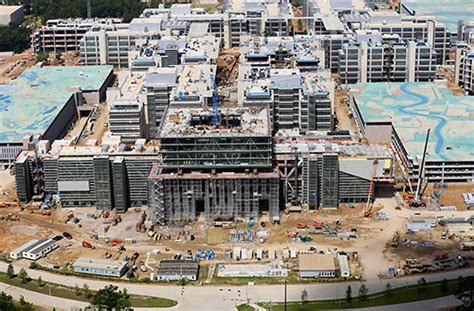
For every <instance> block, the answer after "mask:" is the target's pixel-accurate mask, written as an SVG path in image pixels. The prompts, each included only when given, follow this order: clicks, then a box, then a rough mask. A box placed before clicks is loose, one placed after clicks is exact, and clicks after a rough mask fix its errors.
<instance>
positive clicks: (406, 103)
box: [353, 82, 474, 162]
mask: <svg viewBox="0 0 474 311" xmlns="http://www.w3.org/2000/svg"><path fill="white" fill-rule="evenodd" d="M353 92H354V93H353V94H354V95H353V96H354V99H355V103H356V106H357V109H358V110H359V112H360V115H361V117H362V119H363V122H365V123H367V122H386V123H387V124H388V123H391V124H392V125H393V127H394V129H395V131H396V132H397V135H398V137H399V138H400V140H401V141H402V143H403V145H404V147H405V149H406V150H407V153H408V154H409V155H410V156H411V157H413V158H414V159H415V160H416V159H418V160H419V161H418V162H421V157H422V153H423V147H424V143H425V139H426V131H427V129H428V128H430V129H431V134H430V140H429V144H428V152H427V157H426V160H427V161H468V160H469V161H472V160H473V159H474V140H473V139H472V138H473V137H474V97H472V96H454V95H453V94H452V93H451V91H450V90H449V89H448V88H447V86H446V85H445V84H444V83H440V82H438V83H428V82H423V83H422V82H418V83H359V84H357V85H356V86H354V87H353Z"/></svg>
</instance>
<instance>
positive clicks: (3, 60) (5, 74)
mask: <svg viewBox="0 0 474 311" xmlns="http://www.w3.org/2000/svg"><path fill="white" fill-rule="evenodd" d="M34 64H36V56H35V55H33V54H32V53H31V51H30V50H26V51H24V52H22V53H20V54H16V55H14V56H0V84H7V83H8V82H10V81H11V80H12V79H16V78H17V77H18V76H19V75H20V74H21V73H22V72H23V71H25V70H26V69H28V68H30V67H31V66H33V65H34Z"/></svg>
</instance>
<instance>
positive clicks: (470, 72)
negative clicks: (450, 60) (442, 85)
mask: <svg viewBox="0 0 474 311" xmlns="http://www.w3.org/2000/svg"><path fill="white" fill-rule="evenodd" d="M473 44H474V43H473ZM454 82H455V83H456V84H457V85H459V86H460V87H461V88H463V89H464V91H465V92H466V95H474V45H471V46H469V45H468V44H465V43H458V44H457V46H456V54H455V63H454Z"/></svg>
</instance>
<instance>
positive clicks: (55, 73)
mask: <svg viewBox="0 0 474 311" xmlns="http://www.w3.org/2000/svg"><path fill="white" fill-rule="evenodd" d="M113 78H114V75H113V72H112V67H109V66H103V67H43V68H30V69H28V70H27V71H25V72H24V73H22V74H21V75H20V76H19V77H18V78H17V79H16V80H14V81H12V82H10V83H9V84H5V85H0V94H2V97H1V98H0V106H2V107H4V109H3V110H2V111H1V112H0V164H2V165H4V166H8V165H10V164H11V163H13V161H15V158H16V156H17V155H18V154H19V153H20V151H21V150H22V149H32V147H33V146H34V144H35V143H37V142H38V141H39V140H48V141H49V142H50V143H51V142H53V141H54V140H55V139H60V138H62V137H63V136H64V135H65V134H66V132H67V130H68V129H69V127H70V125H71V124H72V123H73V122H74V121H75V120H76V119H77V116H78V112H77V106H79V105H82V104H84V103H88V104H91V105H93V104H98V103H99V102H101V101H103V100H104V99H105V95H106V88H107V87H108V86H109V85H110V84H111V83H112V81H113Z"/></svg>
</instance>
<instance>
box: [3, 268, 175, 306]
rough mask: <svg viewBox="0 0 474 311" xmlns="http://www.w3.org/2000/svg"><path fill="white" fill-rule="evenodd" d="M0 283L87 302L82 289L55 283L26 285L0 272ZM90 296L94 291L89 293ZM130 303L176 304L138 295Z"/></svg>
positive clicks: (29, 283) (131, 297)
mask: <svg viewBox="0 0 474 311" xmlns="http://www.w3.org/2000/svg"><path fill="white" fill-rule="evenodd" d="M0 282H2V283H6V284H10V285H13V286H17V287H21V288H24V289H27V290H30V291H33V292H38V293H42V294H46V295H51V296H56V297H61V298H66V299H71V300H78V301H84V302H88V301H89V299H88V297H86V293H85V292H84V290H83V289H82V288H79V289H78V290H76V289H75V288H71V287H68V286H63V285H59V284H55V283H49V282H45V281H43V282H42V283H43V284H42V286H40V284H39V282H38V280H30V281H29V282H28V283H26V284H23V283H22V282H21V280H20V279H19V278H18V277H15V278H13V279H10V278H9V277H8V276H7V275H6V273H3V272H0ZM90 292H91V293H92V294H93V293H94V291H90ZM130 303H131V304H132V307H137V308H138V307H148V308H158V307H161V308H168V307H173V306H175V305H176V304H177V302H176V301H174V300H171V299H166V298H160V297H149V296H140V295H130Z"/></svg>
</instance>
